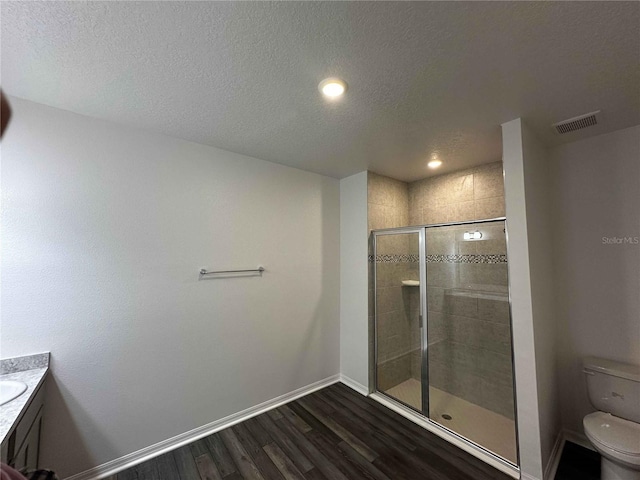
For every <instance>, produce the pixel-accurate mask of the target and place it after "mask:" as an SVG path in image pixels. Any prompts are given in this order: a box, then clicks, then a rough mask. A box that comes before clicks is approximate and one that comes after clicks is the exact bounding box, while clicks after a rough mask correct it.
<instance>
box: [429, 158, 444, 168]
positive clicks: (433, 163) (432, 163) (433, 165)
mask: <svg viewBox="0 0 640 480" xmlns="http://www.w3.org/2000/svg"><path fill="white" fill-rule="evenodd" d="M440 165H442V160H431V161H430V162H429V163H427V167H429V168H438V167H439V166H440Z"/></svg>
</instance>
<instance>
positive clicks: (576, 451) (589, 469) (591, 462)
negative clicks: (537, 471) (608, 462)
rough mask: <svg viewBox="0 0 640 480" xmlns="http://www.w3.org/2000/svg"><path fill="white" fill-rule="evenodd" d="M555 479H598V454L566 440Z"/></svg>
mask: <svg viewBox="0 0 640 480" xmlns="http://www.w3.org/2000/svg"><path fill="white" fill-rule="evenodd" d="M555 480H600V455H599V454H598V452H594V451H593V450H589V449H587V448H584V447H582V446H580V445H576V444H575V443H572V442H566V443H565V444H564V448H563V449H562V456H561V457H560V463H559V464H558V471H557V472H556V478H555Z"/></svg>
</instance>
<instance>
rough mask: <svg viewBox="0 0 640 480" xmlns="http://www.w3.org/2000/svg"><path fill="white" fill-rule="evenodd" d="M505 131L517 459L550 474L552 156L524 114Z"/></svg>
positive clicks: (554, 418)
mask: <svg viewBox="0 0 640 480" xmlns="http://www.w3.org/2000/svg"><path fill="white" fill-rule="evenodd" d="M502 136H503V149H504V152H503V155H504V158H503V164H504V170H505V199H506V207H507V228H508V235H509V238H508V254H509V282H510V294H511V309H512V322H513V337H514V338H513V343H514V350H515V352H514V359H515V360H514V361H515V368H516V392H517V406H518V437H519V447H520V462H521V469H522V473H523V478H525V479H542V478H545V479H547V478H549V476H550V471H551V466H552V462H553V453H554V446H556V445H557V441H558V438H559V434H560V430H561V422H560V413H559V393H558V378H557V351H558V349H559V348H560V346H559V345H558V341H557V323H558V318H557V314H556V311H555V308H554V296H555V288H554V275H553V247H554V246H553V231H552V210H553V204H552V185H553V182H552V179H551V170H550V154H549V152H548V151H547V149H545V148H544V147H543V146H542V144H540V142H539V141H538V140H537V139H536V138H535V136H534V135H533V133H532V132H531V131H530V130H529V128H528V127H527V126H526V125H525V124H524V123H523V122H522V121H521V119H516V120H513V121H511V122H508V123H506V124H504V125H503V126H502Z"/></svg>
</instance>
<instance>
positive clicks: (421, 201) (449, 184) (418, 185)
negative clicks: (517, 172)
mask: <svg viewBox="0 0 640 480" xmlns="http://www.w3.org/2000/svg"><path fill="white" fill-rule="evenodd" d="M408 187H409V225H428V224H433V223H447V222H463V221H466V220H481V219H485V218H496V217H502V216H504V214H505V209H504V181H503V178H502V162H495V163H489V164H487V165H481V166H479V167H474V168H469V169H467V170H460V171H458V172H453V173H448V174H445V175H439V176H437V177H429V178H425V179H424V180H419V181H417V182H413V183H410V184H409V185H408Z"/></svg>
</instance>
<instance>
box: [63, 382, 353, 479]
mask: <svg viewBox="0 0 640 480" xmlns="http://www.w3.org/2000/svg"><path fill="white" fill-rule="evenodd" d="M341 380H342V377H341V376H340V375H339V374H336V375H332V376H330V377H327V378H324V379H322V380H319V381H317V382H314V383H311V384H309V385H307V386H304V387H301V388H298V389H296V390H293V391H292V392H289V393H285V394H284V395H280V396H279V397H276V398H273V399H271V400H267V401H266V402H263V403H260V404H259V405H255V406H253V407H250V408H247V409H245V410H242V411H241V412H238V413H234V414H232V415H229V416H227V417H224V418H221V419H220V420H216V421H214V422H211V423H208V424H206V425H203V426H201V427H198V428H194V429H193V430H190V431H188V432H185V433H181V434H180V435H176V436H175V437H172V438H169V439H167V440H163V441H162V442H159V443H156V444H155V445H151V446H149V447H145V448H143V449H141V450H138V451H137V452H133V453H130V454H128V455H125V456H123V457H120V458H116V459H115V460H111V461H110V462H107V463H103V464H102V465H99V466H97V467H94V468H90V469H89V470H85V471H84V472H81V473H78V474H76V475H72V476H71V477H67V478H66V480H98V479H101V478H106V477H109V476H111V475H115V474H116V473H118V472H121V471H123V470H126V469H127V468H131V467H133V466H135V465H138V464H140V463H142V462H146V461H147V460H150V459H152V458H155V457H157V456H160V455H162V454H164V453H167V452H169V451H171V450H174V449H176V448H179V447H182V446H184V445H187V444H189V443H191V442H194V441H196V440H199V439H201V438H203V437H206V436H208V435H211V434H212V433H215V432H218V431H220V430H223V429H225V428H228V427H231V426H233V425H235V424H237V423H240V422H244V421H245V420H247V419H249V418H251V417H255V416H256V415H260V414H262V413H264V412H266V411H269V410H272V409H274V408H276V407H279V406H281V405H284V404H285V403H288V402H291V401H292V400H296V399H297V398H300V397H303V396H305V395H308V394H309V393H312V392H315V391H316V390H320V389H321V388H324V387H326V386H329V385H332V384H334V383H337V382H339V381H341ZM352 382H353V381H352ZM354 383H355V384H356V385H359V384H358V383H357V382H354ZM345 384H346V383H345ZM349 386H350V385H349ZM352 388H353V387H352Z"/></svg>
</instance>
